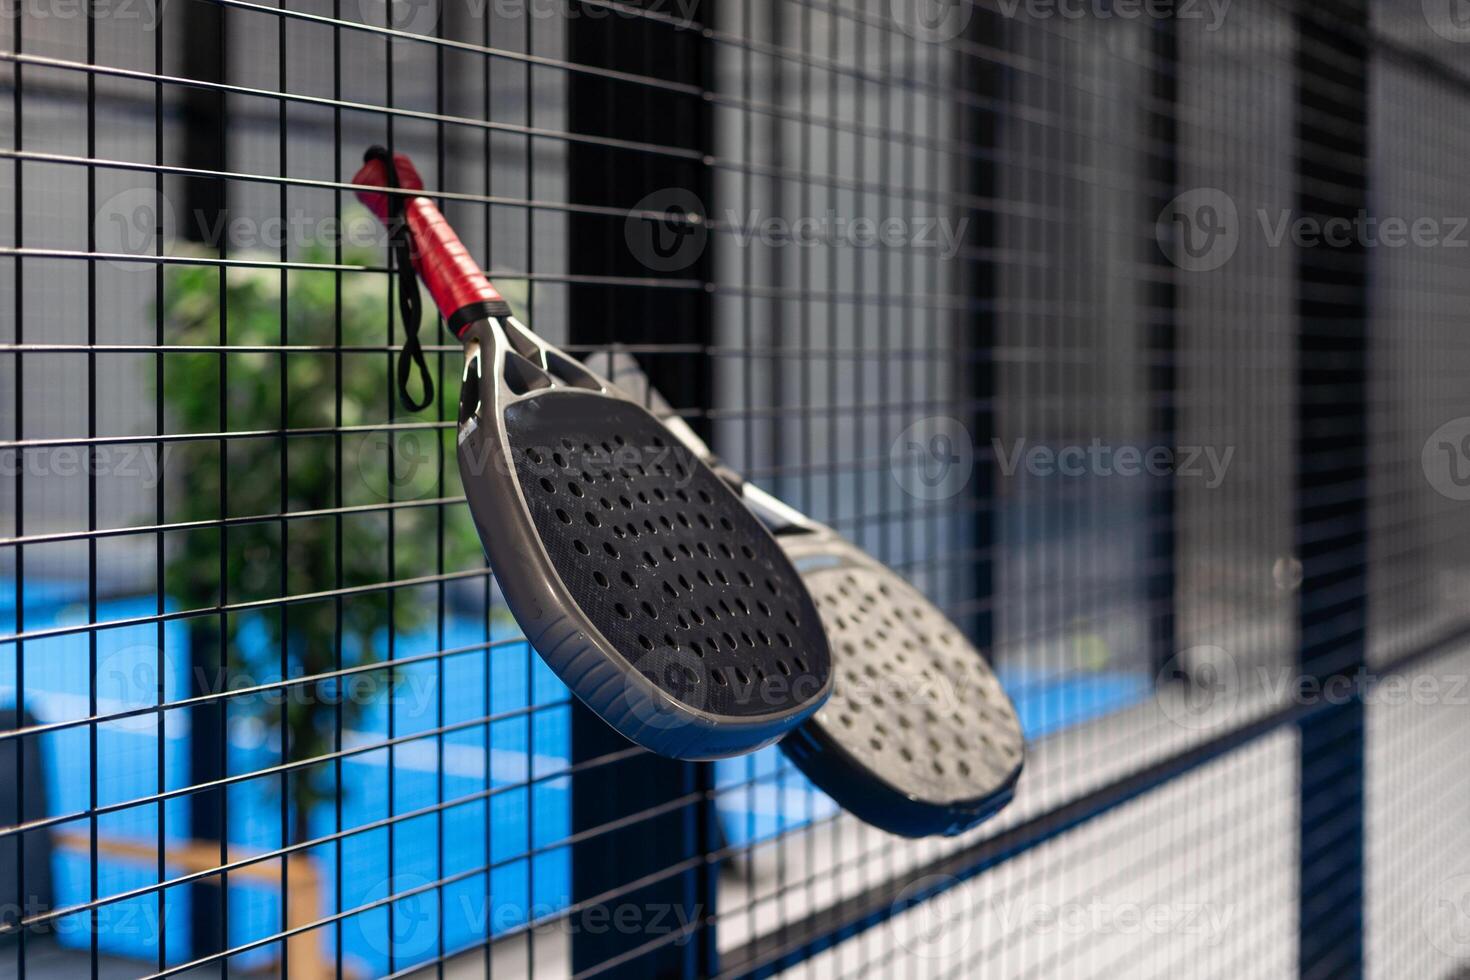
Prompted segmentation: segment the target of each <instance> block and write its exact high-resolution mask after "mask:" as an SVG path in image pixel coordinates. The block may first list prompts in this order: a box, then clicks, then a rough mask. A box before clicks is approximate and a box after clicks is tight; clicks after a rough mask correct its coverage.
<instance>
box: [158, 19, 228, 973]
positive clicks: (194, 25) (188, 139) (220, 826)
mask: <svg viewBox="0 0 1470 980" xmlns="http://www.w3.org/2000/svg"><path fill="white" fill-rule="evenodd" d="M227 16H228V14H227V13H226V11H225V9H224V8H222V7H220V6H219V5H218V4H215V3H213V2H206V0H187V2H186V3H184V4H183V5H182V6H181V7H180V8H179V12H178V14H177V18H178V22H177V23H176V24H174V25H171V26H170V28H169V30H168V36H170V37H173V38H177V39H179V41H178V43H179V44H180V52H181V55H182V64H183V74H184V75H185V76H186V77H188V78H192V79H196V80H198V81H202V82H212V83H222V82H225V81H227V80H228V79H227V75H226V72H225V60H226V57H227V47H228V45H227V40H226V20H227ZM178 97H179V99H180V100H181V105H180V111H181V115H182V117H183V125H182V127H181V130H182V132H183V144H182V147H181V149H182V153H181V154H180V161H179V162H180V163H182V165H183V166H185V167H189V168H191V169H196V170H211V171H223V170H225V169H226V130H225V121H226V120H225V110H226V96H225V94H224V93H223V92H220V91H217V90H213V89H207V88H199V87H195V86H184V87H183V88H181V90H180V91H179V96H178ZM180 203H181V204H182V207H181V208H179V209H178V214H177V220H178V222H179V231H180V234H181V237H183V238H186V239H189V240H192V241H198V242H204V243H205V244H207V245H208V244H215V245H217V244H218V243H217V242H216V243H210V242H205V238H206V237H207V232H208V230H209V229H214V228H219V227H221V226H222V225H221V220H222V219H223V218H224V217H225V209H226V200H225V182H224V181H223V180H222V179H219V178H216V177H186V178H185V179H184V197H183V201H182V202H180ZM220 275H221V276H223V275H224V272H223V270H221V272H220ZM221 295H223V287H221ZM219 451H220V453H221V454H224V453H226V452H227V451H228V450H227V449H226V447H225V445H224V444H223V441H221V444H220V448H219ZM222 464H223V461H221V465H222ZM220 533H221V535H223V534H224V533H226V532H224V531H223V530H221V532H220ZM220 547H221V551H223V550H224V541H223V539H222V540H221V543H220ZM221 581H222V582H223V579H222V580H221ZM223 643H224V639H223V636H222V630H221V623H220V622H219V620H217V619H216V618H214V617H200V618H197V619H194V620H191V621H190V623H189V654H190V660H191V663H190V668H191V669H190V671H189V684H190V687H189V695H190V696H191V697H200V696H204V695H208V694H213V693H218V692H217V690H215V681H216V679H218V678H219V677H220V666H221V659H222V658H221V651H222V650H223V649H224V647H223ZM226 711H227V707H226V703H225V702H224V701H223V700H214V701H207V702H204V703H202V704H199V705H197V706H195V707H193V708H190V709H189V782H190V784H191V785H196V786H198V785H205V784H209V783H213V782H216V781H217V780H219V779H220V778H222V777H223V776H224V774H225V720H226ZM228 833H229V828H228V827H227V826H226V809H225V791H224V790H223V789H210V790H205V791H202V792H196V793H194V794H193V795H191V796H190V798H189V836H190V837H192V838H193V839H194V840H195V841H208V842H221V841H224V840H226V838H227V835H228ZM221 861H222V862H223V857H222V858H221ZM190 887H191V895H190V902H189V908H190V937H191V944H190V945H191V950H190V952H191V954H192V955H193V956H195V957H199V956H208V955H209V954H211V953H215V952H218V951H220V950H222V949H224V948H225V943H226V941H227V937H228V935H229V924H228V923H227V922H226V921H225V919H226V917H227V915H228V909H229V906H228V902H227V901H226V896H225V894H224V885H223V878H222V877H219V876H214V877H210V878H205V879H202V880H201V881H199V882H198V883H196V884H194V885H192V886H190Z"/></svg>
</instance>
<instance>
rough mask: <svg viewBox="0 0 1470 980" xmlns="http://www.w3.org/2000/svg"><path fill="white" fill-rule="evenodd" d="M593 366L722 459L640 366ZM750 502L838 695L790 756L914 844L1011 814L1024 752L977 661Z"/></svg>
mask: <svg viewBox="0 0 1470 980" xmlns="http://www.w3.org/2000/svg"><path fill="white" fill-rule="evenodd" d="M592 360H593V362H594V363H597V364H606V365H607V369H606V372H607V374H608V376H610V377H611V378H613V380H614V381H615V382H616V383H617V384H618V386H619V387H620V388H622V389H623V390H624V391H625V392H627V393H628V395H629V397H632V398H637V399H639V400H641V401H642V402H643V403H644V404H645V405H647V406H648V407H649V409H650V411H652V412H653V413H654V414H655V415H657V416H659V417H660V418H662V419H664V421H665V423H666V424H667V425H668V426H669V428H670V430H671V431H673V432H675V433H676V434H677V435H678V436H679V437H680V439H681V440H683V441H684V443H685V445H686V446H688V447H689V448H690V449H691V450H692V451H694V452H695V453H696V454H697V455H699V456H701V458H704V459H706V460H710V461H713V457H712V456H711V455H710V453H709V449H708V447H706V446H705V444H704V443H703V442H702V441H701V440H700V439H699V438H698V436H697V435H695V434H694V432H693V431H692V430H691V429H689V427H688V426H687V425H685V424H684V423H683V422H682V421H681V420H679V419H678V418H677V417H676V416H675V415H674V413H673V410H672V409H671V408H670V407H669V405H668V404H667V402H665V401H664V400H663V399H662V398H661V397H660V396H659V395H658V393H657V391H655V390H653V389H652V388H651V387H649V384H648V379H647V377H646V376H645V375H644V374H643V372H642V370H641V369H640V368H639V367H638V364H637V362H636V361H634V360H633V358H631V357H629V356H628V355H626V354H622V353H614V354H612V355H609V356H606V357H605V358H602V356H601V355H599V357H597V358H593V359H592ZM721 472H722V473H727V472H728V471H727V470H724V469H723V468H721ZM729 478H730V479H735V480H738V477H734V475H733V474H730V476H729ZM741 491H742V496H743V499H744V501H745V503H746V505H747V506H749V507H751V508H752V510H753V511H754V512H756V513H757V514H759V515H760V516H761V518H762V520H763V521H765V522H766V523H767V524H768V525H769V526H771V527H773V528H775V529H776V538H777V540H778V541H779V542H780V543H781V546H782V547H783V548H784V549H785V551H786V553H787V555H788V557H790V559H791V561H792V564H793V565H795V567H796V568H797V570H798V571H799V572H800V574H801V576H802V580H803V581H804V582H805V583H806V587H807V590H808V591H809V592H810V593H811V594H812V596H813V598H814V599H815V600H816V604H817V609H818V612H819V613H820V615H821V619H822V625H823V627H824V629H825V630H826V633H827V638H828V641H829V642H830V644H831V647H832V662H833V671H834V673H835V674H836V681H835V684H834V687H833V693H832V697H831V698H830V699H829V700H828V701H827V703H826V704H825V705H823V707H822V708H821V709H820V710H819V711H818V712H817V713H816V714H815V715H814V716H813V717H812V718H810V719H808V720H807V721H806V722H805V723H803V724H802V725H801V726H800V727H799V728H797V729H796V730H794V731H793V732H792V733H791V734H790V735H788V736H787V737H786V738H785V739H784V740H783V741H782V742H781V748H782V749H783V751H785V753H786V755H787V756H788V757H789V758H790V759H791V760H792V761H793V762H795V763H796V765H797V767H798V768H800V769H801V770H802V772H803V773H805V774H806V775H807V777H808V778H810V779H811V780H812V782H813V783H815V784H816V785H817V786H819V787H820V788H821V789H823V790H824V791H825V792H826V793H827V794H828V795H829V796H831V797H832V798H833V799H834V800H836V801H837V803H838V804H839V805H841V806H842V807H844V808H845V809H847V810H849V811H850V812H852V813H853V814H855V815H857V816H858V817H860V818H862V819H863V820H865V821H867V822H868V823H870V824H873V825H874V826H877V827H880V828H882V829H884V830H887V831H890V832H892V833H896V834H903V835H905V836H910V837H921V836H928V835H931V834H950V835H952V834H958V833H961V832H963V831H965V830H968V829H970V828H971V827H974V826H975V825H976V824H978V823H980V822H981V821H983V820H985V819H986V818H987V817H989V816H991V815H993V814H994V813H996V812H997V811H999V810H1000V809H1001V808H1002V807H1004V806H1005V805H1006V804H1007V803H1008V802H1010V799H1011V796H1012V793H1013V791H1014V787H1015V785H1016V781H1017V779H1018V778H1019V776H1020V772H1021V767H1022V765H1023V762H1024V753H1025V747H1024V740H1023V738H1022V733H1021V725H1020V722H1019V720H1018V718H1017V716H1016V711H1015V708H1014V706H1013V705H1012V704H1011V701H1010V698H1009V697H1007V695H1006V693H1005V691H1004V689H1003V688H1002V687H1001V684H1000V682H999V680H998V679H997V678H996V676H995V673H994V671H992V670H991V668H990V665H989V664H988V663H987V662H986V660H985V658H984V657H983V656H981V654H980V652H979V651H978V650H976V649H975V647H974V646H973V645H972V644H971V643H970V642H969V641H968V640H967V639H965V637H964V634H963V633H962V632H961V631H960V630H959V629H958V628H957V627H956V626H955V625H954V624H953V623H952V622H950V620H949V618H948V617H946V616H945V615H944V614H943V613H942V612H940V610H939V609H938V608H936V607H935V606H934V604H933V603H931V602H929V600H928V599H926V598H924V596H923V595H922V594H921V593H920V592H919V591H918V590H917V589H915V588H914V587H913V586H912V585H910V584H909V583H908V582H907V581H906V580H904V578H903V577H902V576H900V575H899V574H898V573H897V572H895V571H893V570H892V569H890V568H888V567H887V566H886V565H884V564H882V563H881V562H879V561H878V560H877V559H875V558H873V557H872V556H870V555H868V554H867V553H866V552H864V551H862V550H861V549H859V548H858V547H856V546H855V545H853V544H852V543H850V542H848V541H846V540H845V539H843V538H842V536H841V535H839V534H837V533H836V532H835V531H833V530H832V529H831V528H828V527H825V526H824V525H821V524H819V523H817V522H815V521H812V520H811V519H810V518H807V517H805V516H803V515H802V514H800V513H798V512H796V511H795V510H793V509H792V508H790V507H788V506H786V505H785V504H783V503H781V502H780V501H779V500H776V499H775V498H773V497H771V496H770V495H769V494H766V493H764V492H763V491H761V490H759V489H758V488H756V487H754V486H752V485H751V484H748V483H747V484H743V485H742V487H741Z"/></svg>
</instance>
